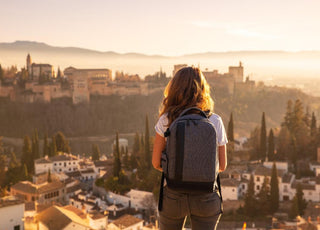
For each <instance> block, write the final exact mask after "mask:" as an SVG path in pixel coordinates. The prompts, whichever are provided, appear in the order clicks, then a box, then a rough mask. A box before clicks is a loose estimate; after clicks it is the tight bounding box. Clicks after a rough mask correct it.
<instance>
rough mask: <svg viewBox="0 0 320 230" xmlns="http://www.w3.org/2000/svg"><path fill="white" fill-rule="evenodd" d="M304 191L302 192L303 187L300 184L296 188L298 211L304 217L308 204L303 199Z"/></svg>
mask: <svg viewBox="0 0 320 230" xmlns="http://www.w3.org/2000/svg"><path fill="white" fill-rule="evenodd" d="M303 195H304V194H303V191H302V186H301V184H300V183H298V184H297V187H296V194H295V197H296V199H297V203H298V211H299V215H300V216H302V215H303V214H304V210H305V209H306V207H307V202H306V200H305V199H304V198H303Z"/></svg>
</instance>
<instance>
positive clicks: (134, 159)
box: [130, 132, 140, 169]
mask: <svg viewBox="0 0 320 230" xmlns="http://www.w3.org/2000/svg"><path fill="white" fill-rule="evenodd" d="M139 151H140V137H139V133H138V132H136V134H135V136H134V142H133V148H132V154H131V156H130V167H131V169H135V168H137V167H138V157H139Z"/></svg>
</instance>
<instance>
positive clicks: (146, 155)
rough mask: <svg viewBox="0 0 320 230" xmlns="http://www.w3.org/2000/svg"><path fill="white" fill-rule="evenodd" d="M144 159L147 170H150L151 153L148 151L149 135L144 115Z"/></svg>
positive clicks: (147, 122)
mask: <svg viewBox="0 0 320 230" xmlns="http://www.w3.org/2000/svg"><path fill="white" fill-rule="evenodd" d="M144 139H145V141H144V159H145V164H146V167H147V169H151V151H150V134H149V119H148V115H146V125H145V137H144Z"/></svg>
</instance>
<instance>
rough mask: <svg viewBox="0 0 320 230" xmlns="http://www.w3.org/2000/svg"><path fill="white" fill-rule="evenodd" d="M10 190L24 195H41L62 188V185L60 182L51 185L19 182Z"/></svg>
mask: <svg viewBox="0 0 320 230" xmlns="http://www.w3.org/2000/svg"><path fill="white" fill-rule="evenodd" d="M11 188H12V189H14V190H17V191H21V192H24V193H32V194H37V193H39V194H41V193H46V192H50V191H53V190H58V189H61V188H64V184H63V183H62V182H60V181H54V182H52V183H48V182H46V183H45V184H40V185H35V184H33V183H31V182H30V181H21V182H18V183H17V184H15V185H13V186H12V187H11Z"/></svg>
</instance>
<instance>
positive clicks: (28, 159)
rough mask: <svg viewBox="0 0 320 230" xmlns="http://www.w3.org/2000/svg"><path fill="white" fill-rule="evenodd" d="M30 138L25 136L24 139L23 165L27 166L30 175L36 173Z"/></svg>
mask: <svg viewBox="0 0 320 230" xmlns="http://www.w3.org/2000/svg"><path fill="white" fill-rule="evenodd" d="M30 142H31V141H30V138H29V136H25V137H24V139H23V147H22V156H21V165H25V166H26V168H27V171H28V174H32V173H33V171H34V155H33V153H32V148H31V144H30Z"/></svg>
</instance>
